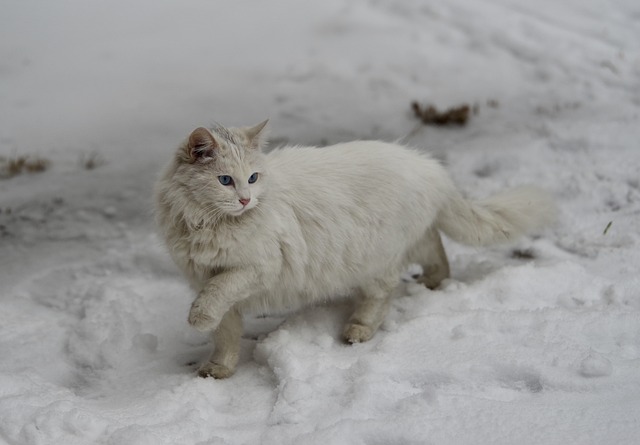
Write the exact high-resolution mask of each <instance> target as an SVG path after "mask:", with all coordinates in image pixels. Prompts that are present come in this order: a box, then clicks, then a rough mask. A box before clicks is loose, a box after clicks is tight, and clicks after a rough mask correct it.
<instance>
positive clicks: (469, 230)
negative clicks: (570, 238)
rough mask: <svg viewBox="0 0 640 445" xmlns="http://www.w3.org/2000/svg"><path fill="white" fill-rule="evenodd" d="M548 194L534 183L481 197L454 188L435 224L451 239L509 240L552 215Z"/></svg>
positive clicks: (483, 242)
mask: <svg viewBox="0 0 640 445" xmlns="http://www.w3.org/2000/svg"><path fill="white" fill-rule="evenodd" d="M555 214H556V207H555V205H554V203H553V200H552V199H551V196H549V194H547V193H546V192H544V191H542V190H540V189H538V188H535V187H518V188H515V189H512V190H508V191H506V192H503V193H499V194H497V195H494V196H491V197H489V198H487V199H484V200H481V201H469V200H467V199H465V198H463V197H462V196H461V195H460V194H459V193H458V192H456V193H455V197H454V198H453V199H450V200H449V201H448V203H447V204H446V205H445V207H443V208H442V209H441V210H440V213H439V214H438V218H437V220H436V226H437V227H438V229H440V230H442V231H443V232H444V233H445V234H446V235H447V236H449V237H450V238H451V239H453V240H454V241H457V242H459V243H462V244H468V245H471V246H485V245H489V244H496V243H501V242H508V241H512V240H514V239H516V238H518V237H519V236H522V235H524V234H526V233H529V232H531V231H533V230H536V229H539V228H541V227H543V226H544V225H546V224H549V223H550V222H552V221H553V220H554V219H555Z"/></svg>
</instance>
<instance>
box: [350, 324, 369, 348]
mask: <svg viewBox="0 0 640 445" xmlns="http://www.w3.org/2000/svg"><path fill="white" fill-rule="evenodd" d="M343 337H344V340H345V341H346V342H347V343H351V344H353V343H362V342H365V341H367V340H369V339H370V338H371V337H373V330H372V329H371V328H370V327H369V326H364V325H361V324H355V323H353V324H352V323H349V324H348V325H347V326H345V328H344V332H343Z"/></svg>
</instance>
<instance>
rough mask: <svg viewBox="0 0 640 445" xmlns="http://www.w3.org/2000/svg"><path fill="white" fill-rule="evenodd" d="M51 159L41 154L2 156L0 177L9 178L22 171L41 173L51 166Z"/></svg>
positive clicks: (0, 158) (0, 159)
mask: <svg viewBox="0 0 640 445" xmlns="http://www.w3.org/2000/svg"><path fill="white" fill-rule="evenodd" d="M50 165H51V161H49V160H48V159H45V158H41V157H39V156H30V155H26V156H17V157H13V158H4V157H0V179H9V178H13V177H14V176H17V175H20V174H22V173H41V172H43V171H45V170H47V169H48V168H49V166H50Z"/></svg>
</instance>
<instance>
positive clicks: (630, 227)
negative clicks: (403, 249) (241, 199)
mask: <svg viewBox="0 0 640 445" xmlns="http://www.w3.org/2000/svg"><path fill="white" fill-rule="evenodd" d="M0 10H1V11H2V13H1V14H0V155H2V156H4V157H5V158H11V157H14V158H15V157H18V156H25V155H30V156H41V157H44V158H46V159H48V160H50V161H51V166H50V168H49V169H48V170H47V171H45V172H43V173H33V174H22V175H18V176H15V177H12V178H4V179H0V305H1V306H0V357H1V361H0V442H6V443H8V444H65V445H74V444H93V443H95V444H136V445H143V444H149V445H158V444H197V443H200V444H257V443H265V444H356V445H357V444H372V445H375V444H380V445H381V444H425V443H432V444H471V443H476V444H477V443H483V444H520V445H523V444H635V443H638V441H639V440H640V439H638V438H640V278H639V276H640V274H639V272H638V270H639V269H640V3H639V2H638V1H637V0H626V1H625V0H618V1H614V2H611V1H604V0H564V1H556V0H553V1H552V0H541V1H538V2H529V3H525V2H521V1H518V0H491V1H488V0H487V1H477V0H448V1H446V2H425V1H423V2H409V1H401V0H396V1H374V0H371V1H365V0H353V1H348V0H327V1H322V2H319V1H318V2H300V1H294V0H274V1H269V2H266V1H259V0H251V1H243V2H233V1H230V0H229V1H217V2H210V1H204V0H189V1H181V2H159V1H151V0H146V1H124V0H112V1H109V2H98V1H91V0H89V1H80V0H60V1H55V2H54V1H44V0H42V1H37V0H25V1H13V0H0ZM414 99H415V100H419V101H421V102H423V103H427V102H428V103H433V104H435V105H437V106H439V107H441V108H446V107H449V106H454V105H458V104H461V103H469V104H477V105H478V109H479V112H478V114H477V115H473V116H472V118H471V120H470V122H469V125H468V126H466V127H464V128H461V129H460V128H434V127H423V126H419V125H417V124H416V121H415V120H414V119H413V117H412V116H411V114H410V110H409V104H410V102H411V101H412V100H414ZM265 117H269V118H271V128H272V136H273V139H274V140H276V141H280V142H282V141H291V142H293V143H332V142H337V141H344V140H351V139H358V138H381V139H385V140H394V139H397V138H404V139H403V140H404V141H406V142H407V143H410V144H412V145H415V146H419V147H424V148H425V149H427V150H429V151H431V152H433V153H434V154H436V155H437V156H438V157H440V158H441V159H443V160H444V162H445V163H446V164H447V165H448V166H449V168H450V170H451V172H452V174H453V176H454V178H455V179H456V182H457V183H458V184H459V185H460V187H461V188H462V189H464V190H465V191H466V192H467V193H468V194H469V195H470V196H474V197H481V196H485V195H488V194H490V193H492V192H495V191H497V190H500V189H502V188H504V187H510V186H513V185H517V184H521V183H538V184H540V185H542V186H544V187H546V188H547V189H549V190H550V191H551V192H552V193H553V194H554V195H555V197H556V199H557V201H558V203H559V206H560V208H561V212H560V217H559V221H558V223H557V225H556V226H554V227H552V228H549V230H547V231H545V232H542V233H539V234H537V235H538V236H536V237H531V238H528V239H523V240H522V241H521V242H520V243H519V244H518V245H516V246H503V247H496V248H490V249H469V248H465V247H461V246H458V245H455V244H453V243H449V242H447V250H448V252H449V255H450V259H451V263H452V273H453V277H452V279H450V280H448V281H447V282H446V283H445V285H444V286H443V289H441V290H438V291H427V290H425V289H422V288H420V287H418V286H417V285H415V284H409V285H408V286H407V292H406V296H404V297H402V298H400V299H398V300H397V301H396V302H395V303H394V305H393V308H392V311H391V313H390V314H389V316H388V318H387V320H386V322H385V323H384V325H383V327H382V329H381V330H380V331H379V332H378V333H377V335H376V336H375V337H374V338H373V339H372V340H371V341H370V342H368V343H366V344H361V345H356V346H347V345H344V344H343V343H342V342H341V341H340V339H339V335H338V334H339V332H340V330H341V325H342V323H343V322H344V320H345V318H346V317H347V314H348V308H347V307H346V306H341V305H337V306H327V307H320V308H310V309H307V310H304V311H302V312H300V313H297V314H292V315H290V316H289V317H287V318H286V319H284V318H262V319H248V320H246V324H247V329H246V335H245V337H244V338H243V340H242V357H241V361H240V366H239V369H238V372H237V374H236V375H235V376H234V377H233V378H231V379H228V380H225V381H215V380H212V379H206V380H205V379H199V378H196V376H195V374H194V369H195V363H197V362H199V361H201V360H203V359H204V358H205V357H206V356H207V354H208V351H209V346H208V345H207V342H206V338H205V337H204V336H202V335H200V334H199V333H197V332H195V331H193V330H192V329H191V328H190V327H189V326H188V325H187V322H186V316H187V312H188V308H189V305H190V302H191V299H192V295H191V294H190V292H189V290H188V288H187V286H186V284H185V281H184V280H183V279H182V277H181V276H180V274H179V273H178V272H177V270H176V268H175V267H174V265H173V264H172V263H171V262H170V260H169V258H168V256H167V254H166V252H165V251H164V250H163V248H162V245H161V242H160V240H159V239H158V237H157V236H156V234H155V232H154V227H153V223H152V218H151V189H152V185H153V182H154V179H155V177H156V175H157V173H158V171H159V169H160V168H161V167H162V166H163V165H164V164H165V163H166V162H167V160H168V157H169V156H170V153H171V152H172V151H173V150H174V147H175V146H176V144H178V142H179V141H181V140H182V139H183V138H184V137H186V135H187V134H188V132H189V131H191V130H192V129H193V128H195V127H197V126H200V125H207V124H210V123H212V122H213V121H214V120H216V121H219V122H221V123H223V124H226V125H244V124H252V123H257V122H259V121H260V120H262V119H264V118H265ZM92 158H96V159H98V160H99V161H102V162H98V164H99V165H98V168H95V169H86V168H84V167H83V164H84V163H86V160H87V159H92ZM399 174H402V173H401V172H399ZM390 180H392V178H390ZM609 223H611V224H610V225H609ZM607 226H608V229H607V230H606V231H605V228H607ZM514 249H517V251H518V252H519V254H515V255H514V253H513V252H514Z"/></svg>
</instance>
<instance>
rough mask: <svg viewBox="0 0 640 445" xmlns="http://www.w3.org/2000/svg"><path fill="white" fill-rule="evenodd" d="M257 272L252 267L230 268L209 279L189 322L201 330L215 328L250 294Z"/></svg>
mask: <svg viewBox="0 0 640 445" xmlns="http://www.w3.org/2000/svg"><path fill="white" fill-rule="evenodd" d="M256 278H257V273H256V271H255V270H254V269H252V268H243V269H230V270H226V271H224V272H221V273H219V274H217V275H215V276H214V277H213V278H211V279H209V280H208V281H207V282H206V284H205V286H204V288H203V289H202V290H201V291H200V293H199V294H198V297H197V298H196V299H195V300H194V302H193V304H192V305H191V310H190V311H189V324H190V325H191V326H193V327H194V328H195V329H197V330H198V331H200V332H210V331H213V330H215V329H216V328H217V327H218V325H219V324H220V321H221V320H222V317H223V316H224V315H225V314H226V313H227V312H228V311H229V309H231V307H232V306H233V305H234V304H235V303H237V302H239V301H241V300H244V299H245V298H247V297H248V296H249V292H250V290H251V288H252V287H253V285H254V283H255V280H256Z"/></svg>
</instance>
